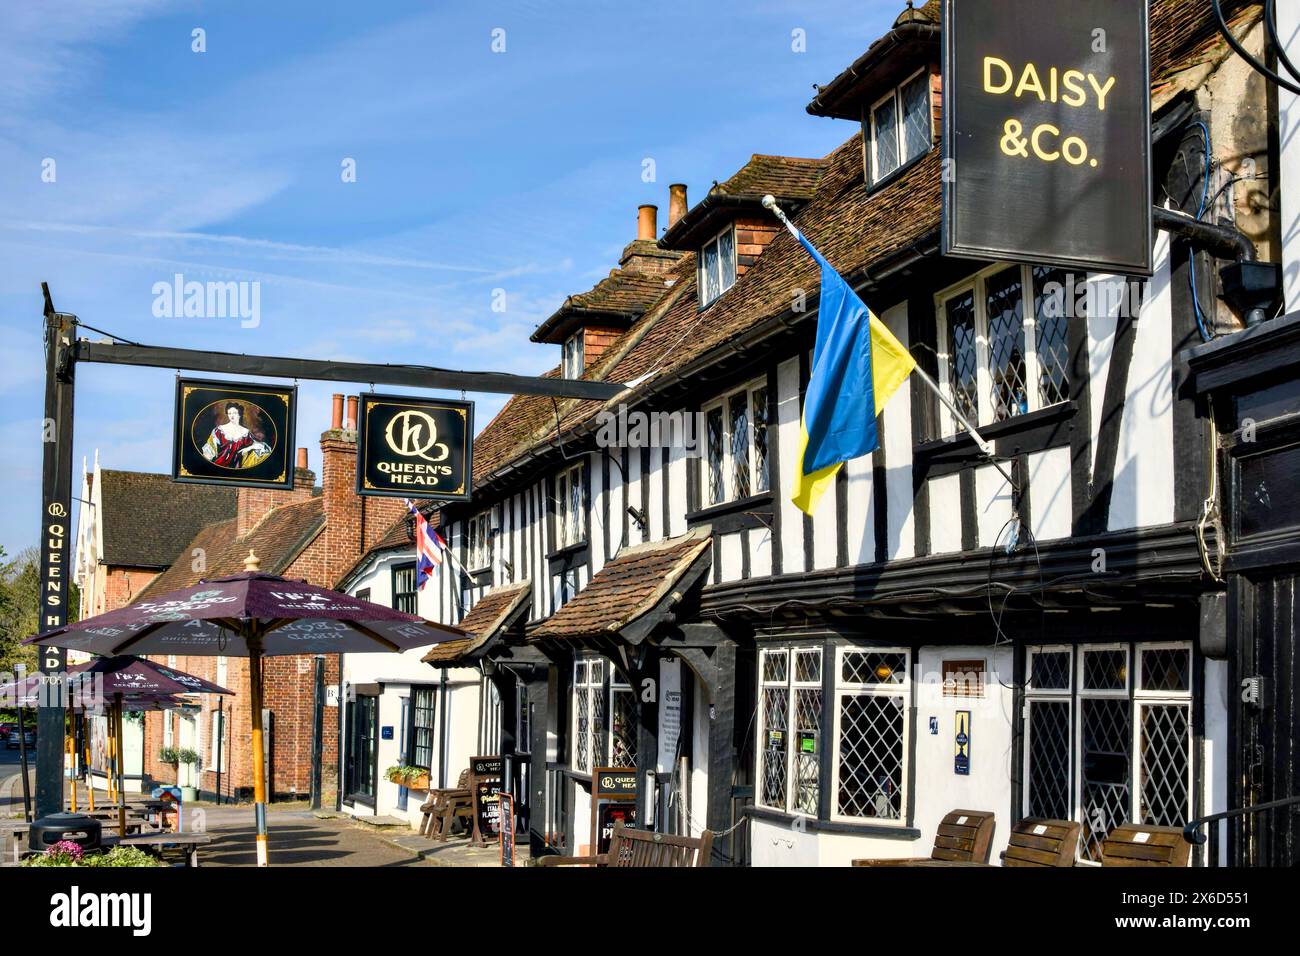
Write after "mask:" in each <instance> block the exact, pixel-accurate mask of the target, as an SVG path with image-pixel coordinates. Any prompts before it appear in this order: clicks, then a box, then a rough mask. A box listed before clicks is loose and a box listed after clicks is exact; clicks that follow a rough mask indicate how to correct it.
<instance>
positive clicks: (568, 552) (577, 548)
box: [546, 539, 587, 561]
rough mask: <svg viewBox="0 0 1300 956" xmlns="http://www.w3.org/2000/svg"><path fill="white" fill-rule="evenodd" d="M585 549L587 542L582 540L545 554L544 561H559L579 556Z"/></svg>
mask: <svg viewBox="0 0 1300 956" xmlns="http://www.w3.org/2000/svg"><path fill="white" fill-rule="evenodd" d="M586 549H587V541H586V539H583V540H582V541H579V542H578V543H577V544H567V545H565V546H564V547H563V548H556V549H555V550H554V551H549V552H547V554H546V560H547V561H559V560H560V559H562V558H569V557H573V556H574V555H575V554H579V553H580V552H582V551H585V550H586Z"/></svg>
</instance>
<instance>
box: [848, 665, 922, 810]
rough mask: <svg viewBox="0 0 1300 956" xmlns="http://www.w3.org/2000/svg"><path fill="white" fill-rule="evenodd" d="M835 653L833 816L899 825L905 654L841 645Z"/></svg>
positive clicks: (903, 791)
mask: <svg viewBox="0 0 1300 956" xmlns="http://www.w3.org/2000/svg"><path fill="white" fill-rule="evenodd" d="M838 653H839V667H838V669H837V673H836V677H837V680H836V687H835V729H836V752H835V788H834V791H833V799H832V804H833V806H832V813H833V815H834V816H836V817H839V818H842V819H872V820H877V821H881V822H895V823H899V824H901V823H903V822H905V818H906V815H907V740H908V720H909V718H908V707H909V704H910V693H911V689H910V686H909V683H908V672H907V666H908V654H907V651H905V650H902V649H899V648H888V649H877V648H863V647H841V648H839V651H838Z"/></svg>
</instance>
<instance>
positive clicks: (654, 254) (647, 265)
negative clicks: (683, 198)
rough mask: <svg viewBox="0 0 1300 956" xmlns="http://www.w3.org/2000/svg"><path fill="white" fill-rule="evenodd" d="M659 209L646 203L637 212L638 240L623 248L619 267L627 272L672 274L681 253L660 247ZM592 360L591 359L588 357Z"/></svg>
mask: <svg viewBox="0 0 1300 956" xmlns="http://www.w3.org/2000/svg"><path fill="white" fill-rule="evenodd" d="M658 230H659V207H658V206H656V205H654V204H653V203H645V204H643V205H640V206H638V207H637V210H636V238H635V239H633V240H632V241H631V242H629V243H628V244H627V245H626V246H624V248H623V254H622V255H621V256H620V257H619V260H618V265H619V268H620V269H623V270H624V271H625V272H640V273H642V274H643V275H663V274H664V273H666V272H670V271H671V270H672V268H673V266H674V265H676V264H677V260H678V259H680V258H681V256H682V254H681V253H680V252H675V251H673V250H671V249H661V248H660V247H659V236H658ZM588 359H589V360H590V357H588Z"/></svg>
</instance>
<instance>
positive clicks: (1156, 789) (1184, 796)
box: [1138, 703, 1191, 827]
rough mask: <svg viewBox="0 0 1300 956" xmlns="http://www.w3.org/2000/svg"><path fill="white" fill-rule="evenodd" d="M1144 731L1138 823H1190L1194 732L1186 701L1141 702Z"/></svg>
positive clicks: (1139, 706)
mask: <svg viewBox="0 0 1300 956" xmlns="http://www.w3.org/2000/svg"><path fill="white" fill-rule="evenodd" d="M1138 713H1139V715H1140V716H1139V727H1140V730H1141V740H1140V741H1139V747H1140V748H1141V759H1140V761H1139V769H1140V772H1141V778H1140V780H1139V785H1138V796H1139V797H1140V803H1139V807H1138V812H1139V815H1140V817H1141V819H1140V820H1139V821H1138V822H1139V823H1149V824H1152V825H1154V826H1169V827H1172V826H1182V825H1183V824H1184V823H1186V822H1187V812H1188V806H1189V801H1188V788H1189V785H1190V780H1189V778H1190V769H1191V750H1190V746H1191V734H1190V732H1189V728H1188V723H1189V717H1190V716H1191V709H1190V707H1189V706H1188V705H1187V704H1165V703H1158V704H1157V703H1143V704H1139V705H1138Z"/></svg>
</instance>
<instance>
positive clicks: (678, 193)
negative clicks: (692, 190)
mask: <svg viewBox="0 0 1300 956" xmlns="http://www.w3.org/2000/svg"><path fill="white" fill-rule="evenodd" d="M684 215H686V184H685V183H673V184H672V185H670V186H669V187H668V228H669V229H671V228H672V227H673V226H675V225H677V220H678V219H681V218H682V216H684Z"/></svg>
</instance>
